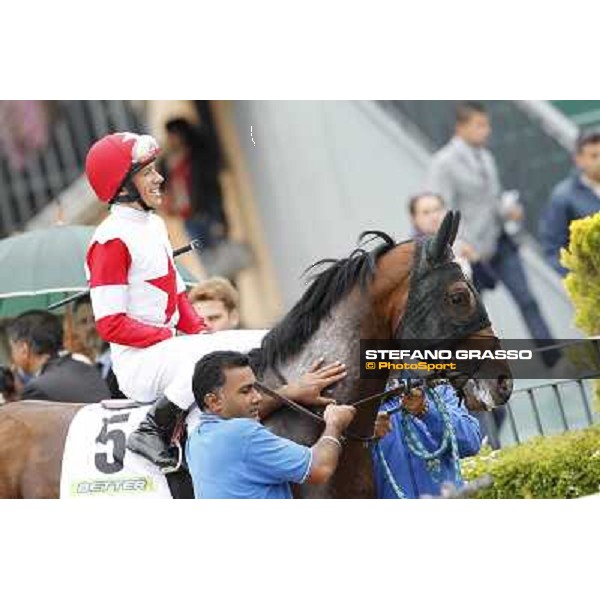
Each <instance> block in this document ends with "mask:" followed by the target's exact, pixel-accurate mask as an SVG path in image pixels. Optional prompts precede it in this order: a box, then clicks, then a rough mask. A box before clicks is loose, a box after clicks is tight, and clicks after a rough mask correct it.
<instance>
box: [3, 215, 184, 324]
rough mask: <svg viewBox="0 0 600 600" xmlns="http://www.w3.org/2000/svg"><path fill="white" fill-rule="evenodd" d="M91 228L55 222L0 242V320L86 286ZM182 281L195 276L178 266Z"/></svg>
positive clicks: (48, 302)
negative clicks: (56, 223) (86, 266)
mask: <svg viewBox="0 0 600 600" xmlns="http://www.w3.org/2000/svg"><path fill="white" fill-rule="evenodd" d="M93 232H94V227H87V226H83V225H54V226H52V227H49V228H47V229H38V230H35V231H31V232H28V233H22V234H19V235H15V236H12V237H9V238H6V239H4V240H2V241H0V319H2V318H7V317H15V316H17V315H18V314H20V313H22V312H24V311H26V310H31V309H33V308H41V309H46V308H47V307H48V306H49V305H50V304H52V303H53V302H58V301H59V300H62V299H63V298H65V297H67V296H69V295H71V294H74V293H76V292H80V291H83V290H86V289H87V282H86V279H85V270H84V266H83V265H84V262H85V255H86V252H87V248H88V245H89V242H90V238H91V237H92V234H93ZM178 271H179V272H180V273H181V276H182V277H183V279H184V281H185V282H186V284H188V285H194V283H195V282H196V279H195V277H194V276H193V275H191V274H190V273H189V271H187V270H186V269H184V268H182V267H181V266H178Z"/></svg>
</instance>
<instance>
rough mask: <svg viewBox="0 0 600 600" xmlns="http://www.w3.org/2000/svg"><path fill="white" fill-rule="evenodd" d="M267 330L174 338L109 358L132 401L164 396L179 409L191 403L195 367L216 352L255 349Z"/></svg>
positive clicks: (124, 390)
mask: <svg viewBox="0 0 600 600" xmlns="http://www.w3.org/2000/svg"><path fill="white" fill-rule="evenodd" d="M267 331H268V330H267V329H232V330H229V331H218V332H216V333H201V334H196V335H182V336H177V337H174V338H171V339H168V340H165V341H164V342H160V343H158V344H155V345H154V346H149V347H148V348H127V349H124V350H120V351H118V352H117V353H115V355H114V356H113V369H114V372H115V375H116V376H117V380H118V382H119V387H120V388H121V391H122V392H123V393H124V394H125V395H126V396H127V397H128V398H131V399H133V400H139V401H141V402H151V401H153V400H155V399H156V398H158V397H159V396H160V395H162V394H164V395H165V396H167V398H168V399H169V400H170V401H171V402H173V403H174V404H176V405H177V406H179V407H180V408H183V409H186V410H187V409H188V408H190V406H191V405H192V404H193V402H194V394H193V393H192V375H193V373H194V367H195V365H196V363H197V362H198V361H199V360H200V359H201V358H202V357H203V356H205V355H206V354H209V353H210V352H214V351H216V350H236V351H238V352H249V351H250V350H252V349H253V348H258V347H259V346H260V344H261V342H262V339H263V337H264V336H265V334H266V333H267Z"/></svg>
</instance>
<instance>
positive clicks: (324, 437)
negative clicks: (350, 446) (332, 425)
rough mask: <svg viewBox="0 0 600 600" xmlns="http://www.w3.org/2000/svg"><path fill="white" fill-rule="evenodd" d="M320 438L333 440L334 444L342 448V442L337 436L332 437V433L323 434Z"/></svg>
mask: <svg viewBox="0 0 600 600" xmlns="http://www.w3.org/2000/svg"><path fill="white" fill-rule="evenodd" d="M321 439H322V440H327V441H329V442H333V443H334V444H337V445H338V447H339V449H340V450H341V449H342V442H340V440H338V439H337V438H334V437H333V436H332V435H323V436H321Z"/></svg>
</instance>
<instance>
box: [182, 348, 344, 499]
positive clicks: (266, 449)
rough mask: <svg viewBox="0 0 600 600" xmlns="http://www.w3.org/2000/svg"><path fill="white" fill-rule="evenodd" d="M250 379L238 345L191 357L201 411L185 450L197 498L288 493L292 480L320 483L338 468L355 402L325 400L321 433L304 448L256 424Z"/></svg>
mask: <svg viewBox="0 0 600 600" xmlns="http://www.w3.org/2000/svg"><path fill="white" fill-rule="evenodd" d="M255 382H256V378H255V375H254V372H253V371H252V369H251V367H250V363H249V360H248V357H247V356H246V355H244V354H240V353H239V352H229V351H221V352H212V353H211V354H208V355H206V356H204V357H203V358H202V359H201V360H200V361H198V363H197V364H196V368H195V370H194V377H193V380H192V388H193V391H194V397H195V399H196V403H197V404H198V406H199V407H200V410H202V411H203V413H202V416H201V418H200V423H199V425H198V427H197V428H196V429H195V430H194V431H193V432H192V433H191V435H190V437H189V440H188V444H187V452H186V455H187V461H188V467H189V471H190V474H191V476H192V481H193V484H194V495H195V496H196V498H274V499H288V498H292V493H291V489H290V483H291V482H293V483H305V482H306V483H315V484H317V483H325V482H326V481H327V480H328V479H329V478H330V477H331V475H333V473H334V472H335V469H336V467H337V464H338V460H339V457H340V454H341V451H342V444H341V441H340V438H341V436H342V433H343V432H344V430H345V429H346V427H347V426H348V425H349V424H350V422H351V421H352V419H353V418H354V414H355V412H356V410H355V409H354V408H352V407H349V406H336V405H332V404H330V405H328V406H327V408H326V409H325V413H324V415H323V417H324V419H325V422H326V425H325V430H324V432H323V435H322V436H321V437H320V438H319V440H318V441H317V443H316V444H315V445H314V446H313V447H312V448H308V447H306V446H302V445H300V444H297V443H296V442H293V441H291V440H288V439H287V438H282V437H279V436H277V435H275V434H274V433H272V432H270V431H269V430H268V429H267V428H265V427H264V426H263V425H261V424H260V422H259V420H258V419H259V408H260V405H261V396H260V394H259V392H258V391H257V390H256V388H255V387H254V384H255Z"/></svg>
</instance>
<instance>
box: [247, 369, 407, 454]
mask: <svg viewBox="0 0 600 600" xmlns="http://www.w3.org/2000/svg"><path fill="white" fill-rule="evenodd" d="M255 387H256V389H257V390H258V391H259V392H261V393H263V394H265V395H267V396H270V397H271V398H273V399H274V400H278V401H279V402H281V403H282V404H284V405H285V406H288V407H289V408H291V409H292V410H295V411H296V412H298V413H300V414H302V415H305V416H306V417H308V418H309V419H312V420H313V421H315V422H316V423H319V424H320V425H325V419H324V418H323V417H321V416H320V415H318V414H316V413H314V412H312V411H311V410H309V409H308V408H306V407H305V406H302V405H301V404H298V403H297V402H294V401H293V400H290V399H289V398H286V397H285V396H282V395H281V394H280V393H279V392H276V391H275V390H272V389H271V388H270V387H268V386H266V385H265V384H264V383H261V382H259V381H257V382H256V383H255ZM406 389H407V386H406V385H405V384H401V385H398V386H396V387H394V388H392V389H389V390H385V391H383V392H381V393H379V394H374V395H372V396H366V397H365V398H360V399H359V400H357V401H356V402H352V403H349V404H346V405H345V406H353V407H357V406H360V405H362V404H370V403H371V402H376V401H382V400H387V399H388V398H392V397H394V396H397V395H398V394H402V393H404V392H406ZM398 410H399V409H398ZM394 412H395V411H394ZM344 437H345V438H347V439H349V440H353V441H356V442H363V443H365V444H366V443H368V442H372V441H373V440H374V439H375V437H374V436H372V435H371V436H362V435H358V434H355V433H352V432H351V431H346V434H345V436H344Z"/></svg>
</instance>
